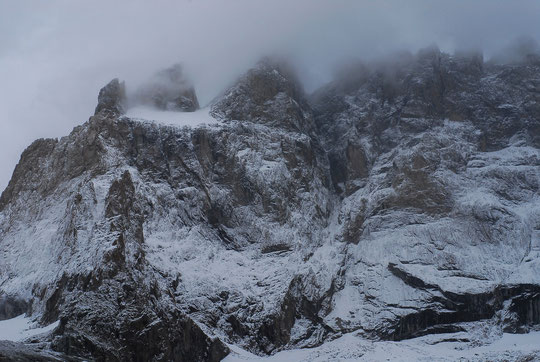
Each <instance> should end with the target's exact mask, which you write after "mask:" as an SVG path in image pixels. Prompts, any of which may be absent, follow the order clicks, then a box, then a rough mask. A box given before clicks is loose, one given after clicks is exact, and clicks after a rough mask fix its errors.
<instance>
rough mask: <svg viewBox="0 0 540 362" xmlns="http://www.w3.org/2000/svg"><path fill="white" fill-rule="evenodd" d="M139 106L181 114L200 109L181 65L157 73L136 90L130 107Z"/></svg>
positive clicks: (193, 89)
mask: <svg viewBox="0 0 540 362" xmlns="http://www.w3.org/2000/svg"><path fill="white" fill-rule="evenodd" d="M137 105H147V106H152V107H155V108H157V109H160V110H170V111H180V112H194V111H196V110H197V109H199V101H198V99H197V95H196V93H195V88H194V87H193V84H192V83H191V81H190V80H189V79H188V78H187V77H186V75H185V74H184V69H183V66H182V65H181V64H175V65H173V66H171V67H169V68H166V69H163V70H161V71H159V72H157V73H156V74H154V75H153V76H152V77H151V78H150V79H149V80H148V81H147V82H146V83H144V84H143V85H142V86H140V87H139V88H138V89H137V90H135V91H134V93H133V95H132V97H131V99H130V106H137Z"/></svg>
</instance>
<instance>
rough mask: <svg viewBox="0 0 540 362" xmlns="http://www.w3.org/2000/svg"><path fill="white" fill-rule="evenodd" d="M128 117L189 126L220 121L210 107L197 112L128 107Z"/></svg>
mask: <svg viewBox="0 0 540 362" xmlns="http://www.w3.org/2000/svg"><path fill="white" fill-rule="evenodd" d="M126 117H129V118H134V119H143V120H148V121H154V122H157V123H163V124H166V125H174V126H189V127H194V126H198V125H201V124H217V123H218V120H216V119H215V118H214V117H212V116H211V115H210V107H207V108H202V109H199V110H197V111H195V112H175V111H161V110H159V109H155V108H151V107H147V106H137V107H133V108H130V109H128V111H127V113H126Z"/></svg>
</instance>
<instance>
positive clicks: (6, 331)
mask: <svg viewBox="0 0 540 362" xmlns="http://www.w3.org/2000/svg"><path fill="white" fill-rule="evenodd" d="M58 323H59V321H56V322H54V323H51V324H49V325H48V326H46V327H37V324H36V323H35V322H32V320H31V318H30V317H26V316H25V315H24V314H21V315H20V316H18V317H15V318H11V319H6V320H3V321H0V340H8V341H14V342H20V341H24V340H25V339H28V338H30V337H34V336H37V335H38V334H43V333H48V332H50V331H52V330H53V329H55V328H56V327H57V326H58Z"/></svg>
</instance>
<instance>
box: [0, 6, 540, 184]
mask: <svg viewBox="0 0 540 362" xmlns="http://www.w3.org/2000/svg"><path fill="white" fill-rule="evenodd" d="M539 20H540V2H539V1H535V0H513V1H502V0H476V1H466V0H457V1H448V0H447V1H435V0H409V1H398V0H395V1H389V0H386V1H385V0H379V1H375V0H372V1H367V0H366V1H360V0H355V1H352V0H349V1H345V0H332V1H330V0H327V1H322V0H296V1H293V0H273V1H264V2H263V1H258V0H223V1H218V0H214V1H212V0H192V1H167V0H160V1H107V0H103V1H101V0H100V1H88V2H84V3H83V2H78V1H69V0H48V1H38V0H35V1H30V0H28V1H26V0H21V1H7V0H5V1H3V0H0V81H1V85H0V145H1V149H0V150H1V152H0V191H1V190H3V189H4V188H5V186H6V185H7V183H8V181H9V178H10V177H11V173H12V172H13V168H14V166H15V164H16V163H17V162H18V159H19V156H20V153H21V152H22V151H23V150H24V148H25V147H26V146H27V145H29V144H30V143H31V142H32V141H33V140H34V139H36V138H40V137H61V136H63V135H66V134H67V133H68V132H69V131H70V130H71V128H73V127H74V126H76V125H78V124H81V123H83V122H84V121H86V120H87V119H88V117H89V116H90V115H92V114H93V110H94V107H95V105H96V100H97V94H98V91H99V89H100V88H101V87H102V86H103V85H104V84H106V83H107V82H108V81H109V80H110V79H112V78H115V77H119V78H120V79H124V80H126V85H127V87H128V89H129V88H130V87H131V86H133V87H134V86H136V85H137V84H140V83H141V82H144V81H145V79H146V78H147V77H148V76H149V75H150V74H152V73H154V72H155V71H157V70H159V69H161V68H164V67H167V66H170V65H171V64H174V63H178V62H182V63H183V64H184V66H185V68H186V72H187V73H188V74H189V76H190V78H191V79H192V81H193V83H194V85H195V88H196V90H197V94H198V97H199V100H200V103H201V105H204V104H206V103H208V102H209V101H210V100H211V99H212V98H213V97H215V96H216V95H217V94H218V93H219V92H220V91H222V90H223V88H224V87H225V86H226V85H228V84H229V83H230V82H232V81H233V80H234V79H235V78H236V77H237V76H238V75H239V74H241V73H242V72H243V71H245V70H246V69H247V68H249V67H250V66H251V65H253V64H254V63H255V62H256V61H257V60H258V59H259V58H260V57H261V56H263V55H267V54H270V55H272V54H275V55H279V56H282V57H286V58H288V59H289V60H290V61H291V62H292V63H293V64H294V66H295V67H296V68H297V69H298V70H299V73H300V77H301V79H302V80H303V82H304V85H305V87H306V89H307V90H308V91H312V90H313V89H315V88H316V87H318V86H320V85H321V84H323V83H324V82H327V81H329V80H330V79H331V77H332V74H333V72H334V70H335V68H336V66H337V65H338V64H340V63H343V62H344V61H346V60H347V59H351V58H360V59H366V60H369V59H377V58H379V57H382V56H387V55H388V54H391V53H393V52H396V51H401V50H408V51H412V52H414V51H416V50H418V49H419V48H422V47H425V46H429V45H431V44H437V45H438V46H439V47H440V48H441V49H442V50H444V51H447V52H453V51H454V50H456V49H458V50H459V49H465V50H467V49H481V50H482V51H483V52H484V55H485V57H486V58H489V57H490V56H492V55H497V54H498V55H500V54H501V52H502V51H503V50H504V49H508V46H509V44H510V43H511V42H512V41H513V40H514V39H516V38H518V37H522V36H527V37H530V38H531V39H536V40H538V39H540V21H539ZM503 54H504V53H503Z"/></svg>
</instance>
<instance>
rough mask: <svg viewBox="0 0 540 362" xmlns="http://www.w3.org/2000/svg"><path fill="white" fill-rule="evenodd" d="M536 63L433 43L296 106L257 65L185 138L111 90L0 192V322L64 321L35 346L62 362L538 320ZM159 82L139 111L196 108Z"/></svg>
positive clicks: (291, 78)
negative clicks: (132, 111)
mask: <svg viewBox="0 0 540 362" xmlns="http://www.w3.org/2000/svg"><path fill="white" fill-rule="evenodd" d="M536 59H537V58H535V57H534V55H531V56H529V57H526V58H524V59H522V60H521V61H519V62H514V63H512V64H504V65H501V64H496V63H494V62H484V60H483V58H482V56H481V55H479V54H474V53H473V54H455V55H448V54H445V53H442V52H440V51H439V50H438V49H436V48H430V49H426V50H423V51H421V52H419V53H418V54H416V55H401V56H399V57H396V59H395V60H393V61H387V62H384V63H379V64H354V65H351V66H350V67H349V68H347V69H346V70H344V71H343V74H341V75H339V76H338V77H337V78H336V79H335V80H334V81H333V82H331V83H329V84H327V85H325V86H323V87H322V88H321V89H319V90H317V91H316V92H314V93H313V94H311V95H306V94H305V93H304V91H303V89H302V86H301V84H300V83H299V81H298V79H297V77H296V76H295V75H294V71H293V70H292V69H291V68H290V67H289V66H287V65H286V64H284V63H282V62H277V61H275V60H272V59H265V60H263V61H262V62H260V63H259V64H258V65H257V66H256V67H255V68H254V69H252V70H250V71H248V72H247V73H246V74H245V75H244V76H242V77H241V78H240V79H239V80H238V82H237V83H236V84H235V85H233V86H232V87H231V88H229V89H227V90H225V92H224V93H223V94H222V96H221V97H219V98H218V99H217V100H216V101H215V102H213V103H212V105H211V106H210V111H209V112H210V114H211V115H212V116H213V117H215V118H216V119H217V120H219V123H217V124H213V125H199V126H194V127H178V126H174V125H165V124H160V123H158V122H150V121H141V120H137V119H132V118H130V117H128V116H126V115H124V113H125V110H126V108H127V107H129V106H130V102H129V99H127V100H126V92H125V88H124V85H123V83H120V82H119V81H118V80H113V81H112V82H111V83H110V84H109V85H107V86H106V87H105V88H104V89H102V91H101V92H100V94H99V104H98V107H97V108H96V113H95V115H94V116H92V117H91V118H90V120H89V121H88V122H86V123H85V124H83V125H81V126H78V127H76V128H75V129H74V130H73V131H72V132H71V134H70V135H68V136H66V137H63V138H61V139H59V140H57V139H42V140H37V141H35V142H34V143H33V144H32V145H31V146H29V147H28V148H27V149H26V150H25V151H24V153H23V154H22V156H21V159H20V161H19V164H18V165H17V167H16V169H15V171H14V173H13V177H12V179H11V181H10V183H9V185H8V187H7V188H6V190H5V191H4V192H3V193H2V196H1V197H0V253H2V258H1V261H0V302H1V303H3V304H2V305H4V306H7V307H5V308H3V309H1V308H0V319H8V318H11V317H13V316H15V315H17V314H20V313H21V312H22V311H24V312H26V313H27V314H29V315H31V316H32V317H34V318H37V319H39V321H40V322H41V323H43V324H44V325H45V324H50V323H52V322H55V321H59V325H58V327H57V328H56V329H55V330H54V331H53V332H52V333H51V334H50V335H47V336H42V337H40V338H41V339H40V342H41V343H44V344H46V346H48V347H47V348H49V349H50V350H52V351H56V352H58V353H61V354H62V355H63V356H72V357H81V358H94V359H98V360H100V359H101V360H141V361H142V360H145V361H146V360H156V361H158V360H159V361H168V360H176V361H188V360H189V361H219V360H221V359H222V358H224V357H225V356H226V355H227V354H228V353H229V352H230V348H229V347H228V345H227V344H229V345H236V346H239V347H241V348H243V349H246V350H249V351H251V352H253V353H256V354H259V355H266V354H272V353H275V352H277V351H279V350H282V349H288V348H299V347H313V346H318V345H321V344H323V343H325V342H327V341H330V340H332V339H334V338H337V337H339V336H342V335H343V334H345V333H349V332H357V333H359V334H360V335H361V336H362V337H363V338H367V339H381V340H403V339H408V338H413V337H417V336H421V335H426V334H436V333H449V332H458V331H459V332H464V333H470V336H469V337H468V338H470V340H471V343H483V342H482V340H481V339H480V337H478V336H479V334H478V333H476V332H475V331H477V330H478V329H479V328H480V327H481V328H484V329H486V330H489V331H491V332H490V333H495V334H496V333H502V331H508V332H526V331H528V330H530V329H531V328H535V326H536V327H537V326H538V325H539V324H540V312H539V311H540V277H539V276H540V196H539V187H540V151H539V148H540V63H538V62H537V61H536ZM158 75H159V76H157V78H159V79H161V78H160V77H165V78H166V79H168V80H170V79H173V80H175V79H176V80H175V81H173V82H172V83H171V82H169V81H167V82H163V81H162V80H160V81H159V86H157V85H156V84H157V83H156V81H153V83H152V82H150V83H149V84H151V86H146V87H145V88H142V90H140V91H139V92H138V93H137V94H136V96H135V98H133V99H135V100H136V102H138V103H137V104H151V105H152V106H153V107H157V108H160V109H163V110H168V111H178V112H192V111H194V110H196V109H198V108H199V104H198V101H197V98H196V95H195V91H194V88H192V86H191V85H190V84H189V83H187V82H186V81H184V80H178V79H183V78H178V77H183V75H182V72H181V71H180V70H179V69H178V68H175V67H173V68H170V70H169V71H168V72H162V73H158ZM175 77H176V78H175ZM163 84H166V86H163ZM170 84H173V85H174V87H173V86H170ZM179 85H181V86H179ZM156 102H157V103H156ZM0 306H1V305H0ZM479 326H480V327H479ZM475 338H477V339H475Z"/></svg>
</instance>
